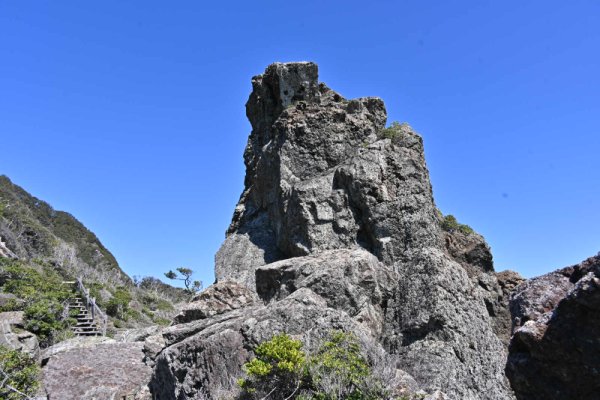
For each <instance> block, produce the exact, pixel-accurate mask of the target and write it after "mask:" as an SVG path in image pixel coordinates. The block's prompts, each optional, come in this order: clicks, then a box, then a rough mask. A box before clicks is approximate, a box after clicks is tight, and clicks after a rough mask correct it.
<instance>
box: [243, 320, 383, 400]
mask: <svg viewBox="0 0 600 400" xmlns="http://www.w3.org/2000/svg"><path fill="white" fill-rule="evenodd" d="M255 354H256V358H253V359H252V360H250V361H249V362H247V363H246V364H244V366H243V369H244V371H245V372H246V375H247V377H246V378H245V379H240V380H239V381H238V384H239V385H240V387H241V388H242V390H243V391H242V394H241V398H242V399H262V398H265V397H268V396H269V394H272V393H276V397H272V398H282V399H284V398H289V399H315V400H342V399H348V400H375V399H382V398H385V397H386V393H385V390H384V389H383V385H382V384H381V383H380V382H379V381H378V379H376V378H375V377H374V376H373V373H372V371H371V368H370V366H369V364H368V362H367V360H366V358H365V357H364V356H363V355H362V353H361V348H360V344H359V342H358V340H357V338H356V336H354V335H353V334H351V333H347V332H342V331H333V332H331V334H330V336H329V338H328V339H327V340H326V341H325V342H323V343H322V344H321V345H320V346H319V348H318V350H317V351H316V352H315V353H314V354H312V355H307V354H306V353H305V352H304V351H302V342H300V341H299V340H294V339H292V338H291V337H290V336H288V335H287V334H280V335H275V336H274V337H273V338H272V339H271V340H269V341H266V342H263V343H261V344H260V345H259V346H258V347H257V348H256V349H255Z"/></svg>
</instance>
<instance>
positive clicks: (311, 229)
mask: <svg viewBox="0 0 600 400" xmlns="http://www.w3.org/2000/svg"><path fill="white" fill-rule="evenodd" d="M252 85H253V91H252V94H251V95H250V98H249V100H248V103H247V105H246V109H247V115H248V118H249V120H250V122H251V124H252V133H251V134H250V138H249V140H248V145H247V147H246V151H245V153H244V160H245V164H246V179H245V188H244V191H243V193H242V195H241V197H240V200H239V203H238V205H237V207H236V209H235V212H234V216H233V221H232V223H231V226H230V227H229V229H228V231H227V238H226V240H225V242H224V244H223V246H222V247H221V249H220V250H219V252H218V253H217V256H216V277H217V281H218V284H219V285H225V286H227V285H239V284H241V285H245V286H246V287H247V288H248V289H249V290H250V291H256V293H257V295H258V296H260V298H261V299H262V300H263V301H262V302H256V301H248V302H244V303H243V304H236V305H235V306H229V305H228V304H233V302H232V301H227V300H226V299H223V298H222V297H223V295H225V296H227V293H233V292H235V291H239V288H237V287H236V288H235V290H231V291H229V292H228V291H227V290H223V288H221V289H219V290H215V294H214V295H211V296H209V298H208V299H207V300H208V301H213V302H214V304H215V305H216V306H218V307H217V309H218V310H222V309H224V310H225V312H221V311H218V312H217V311H214V312H212V311H211V310H210V306H207V305H204V306H203V305H202V304H197V305H196V306H194V307H193V308H194V309H196V310H199V311H198V312H197V316H198V318H200V319H198V320H196V321H191V320H190V316H193V315H195V314H194V312H191V311H189V310H188V314H187V315H188V316H182V317H181V318H182V319H181V321H180V322H185V323H181V324H178V325H175V326H173V327H171V328H169V329H167V330H166V331H165V332H163V333H162V334H160V335H156V336H152V337H150V338H148V339H147V346H146V354H147V361H148V362H149V363H150V364H152V365H155V372H154V376H153V383H152V385H151V388H152V390H153V393H154V394H155V395H156V396H158V398H160V399H163V398H164V399H175V398H176V399H185V398H195V396H196V397H197V396H200V395H201V394H202V395H204V396H207V397H208V398H220V396H223V393H224V392H227V391H228V390H231V389H232V388H233V387H234V386H235V385H234V384H233V383H232V380H233V379H235V378H236V377H238V376H239V374H240V373H241V369H240V368H241V365H242V363H243V362H244V361H246V360H248V358H249V357H251V349H252V348H253V346H255V345H256V344H257V343H259V342H260V341H263V340H265V339H268V338H270V337H271V336H272V335H273V334H274V333H277V332H282V331H285V332H288V333H290V334H292V335H296V336H298V337H300V338H302V339H303V340H304V342H305V343H309V346H310V343H313V342H315V340H316V339H318V338H320V337H322V336H323V335H325V334H326V332H328V331H330V330H331V329H344V330H351V331H353V332H355V333H356V334H357V335H358V336H359V338H360V339H361V342H362V343H363V346H364V347H365V348H366V349H368V353H369V357H370V359H371V360H372V362H373V364H374V365H388V366H390V365H391V366H393V368H392V370H393V371H389V370H387V371H382V372H381V374H383V375H385V376H387V378H386V379H387V381H388V382H389V383H390V384H392V385H395V386H396V388H397V389H398V390H400V391H401V390H409V391H414V390H416V389H419V388H420V389H424V390H426V391H427V392H430V393H431V392H434V391H436V390H438V389H440V390H442V391H444V392H446V393H447V394H448V395H449V396H450V397H451V398H456V399H462V400H468V399H473V400H475V399H490V400H491V399H511V398H512V393H511V390H510V388H509V387H508V385H507V382H506V381H505V377H504V374H503V368H504V363H505V352H504V347H503V346H502V344H501V342H500V340H499V339H498V337H497V336H496V335H495V334H494V330H493V328H492V325H493V324H494V323H493V321H492V319H491V317H490V312H489V310H488V307H486V301H487V300H486V299H487V298H488V297H489V296H490V295H489V293H490V290H482V289H481V285H480V283H479V282H483V281H485V282H487V284H488V286H490V287H493V288H494V289H493V291H494V292H495V295H494V296H495V301H497V300H498V298H499V297H501V295H502V293H501V289H499V285H498V282H497V280H496V278H495V275H494V274H493V267H492V263H491V254H489V249H487V245H485V242H483V248H482V246H481V245H475V246H474V248H473V249H467V248H466V247H465V246H462V247H461V246H459V247H461V249H462V250H460V249H458V247H456V246H454V247H452V246H449V245H448V243H446V241H445V237H444V234H443V232H442V230H441V228H440V224H439V216H438V212H437V210H436V208H435V205H434V201H433V197H432V190H431V185H430V182H429V174H428V171H427V167H426V164H425V159H424V154H423V143H422V139H421V137H420V136H418V135H417V134H416V133H414V132H413V131H412V129H410V127H408V126H404V125H403V126H401V127H396V129H393V130H388V131H383V129H384V126H385V123H386V111H385V107H384V104H383V102H382V101H381V100H380V99H378V98H360V99H355V100H346V99H344V98H343V97H342V96H341V95H340V94H338V93H336V92H334V91H333V90H331V89H329V88H327V86H325V85H324V84H323V83H319V82H318V72H317V66H316V65H315V64H313V63H289V64H280V63H276V64H273V65H271V66H269V67H268V68H267V70H266V71H265V73H264V74H263V75H260V76H257V77H254V78H253V80H252ZM486 251H487V253H486ZM230 282H237V284H235V283H230ZM215 296H217V300H218V301H216V302H215V301H214V299H215ZM219 296H220V297H219ZM211 299H212V300H211ZM223 305H225V306H223ZM222 306H223V307H222ZM219 307H220V308H219ZM388 369H389V368H388ZM390 376H394V377H395V378H394V379H391V378H389V377H390Z"/></svg>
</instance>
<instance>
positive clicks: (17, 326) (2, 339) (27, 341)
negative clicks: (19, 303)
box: [0, 311, 40, 360]
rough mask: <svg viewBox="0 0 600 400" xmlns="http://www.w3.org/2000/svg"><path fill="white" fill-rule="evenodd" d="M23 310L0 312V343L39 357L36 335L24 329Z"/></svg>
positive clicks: (35, 357)
mask: <svg viewBox="0 0 600 400" xmlns="http://www.w3.org/2000/svg"><path fill="white" fill-rule="evenodd" d="M24 326H25V320H24V313H23V311H7V312H2V313H0V345H1V346H5V347H8V348H9V349H13V350H19V351H22V352H24V353H27V354H28V355H30V356H31V357H33V358H34V359H36V360H37V359H39V357H40V345H39V341H38V338H37V336H36V335H34V334H33V333H31V332H28V331H26V330H24V329H23V328H24Z"/></svg>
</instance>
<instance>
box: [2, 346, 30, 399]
mask: <svg viewBox="0 0 600 400" xmlns="http://www.w3.org/2000/svg"><path fill="white" fill-rule="evenodd" d="M0 371H2V373H1V374H0V375H1V376H0V381H1V382H2V383H3V384H2V385H0V399H6V400H22V399H23V398H24V397H23V396H22V395H21V394H19V393H17V392H15V391H14V390H13V389H11V388H10V387H12V388H14V389H16V390H18V391H19V392H21V393H23V394H25V395H26V396H30V397H33V396H34V395H35V393H36V391H37V388H38V375H39V367H38V366H37V363H36V362H35V360H33V359H32V358H31V357H29V356H28V355H27V354H25V353H21V352H20V351H16V350H10V349H8V348H6V347H3V346H0ZM5 379H6V380H5ZM9 386H10V387H9Z"/></svg>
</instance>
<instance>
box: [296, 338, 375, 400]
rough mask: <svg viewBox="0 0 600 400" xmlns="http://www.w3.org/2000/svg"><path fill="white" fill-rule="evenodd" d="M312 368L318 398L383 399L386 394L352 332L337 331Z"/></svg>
mask: <svg viewBox="0 0 600 400" xmlns="http://www.w3.org/2000/svg"><path fill="white" fill-rule="evenodd" d="M308 370H309V376H310V379H311V386H312V388H313V391H314V397H315V398H316V399H320V400H338V399H352V400H359V399H379V398H381V395H382V394H383V389H382V386H381V385H380V384H379V383H378V382H377V380H376V379H374V377H373V376H372V373H371V368H370V367H369V364H368V363H367V360H366V359H365V358H364V357H363V355H362V354H361V348H360V344H359V343H358V340H357V338H356V336H354V335H353V334H352V333H346V332H342V331H333V332H332V333H331V334H330V338H329V340H327V341H326V342H324V343H323V344H322V345H321V346H320V348H319V350H318V351H317V353H316V354H315V355H314V356H313V357H311V359H310V362H309V364H308Z"/></svg>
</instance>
